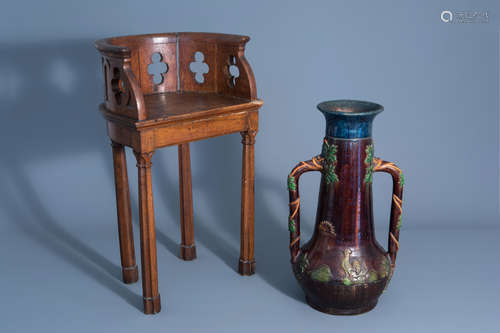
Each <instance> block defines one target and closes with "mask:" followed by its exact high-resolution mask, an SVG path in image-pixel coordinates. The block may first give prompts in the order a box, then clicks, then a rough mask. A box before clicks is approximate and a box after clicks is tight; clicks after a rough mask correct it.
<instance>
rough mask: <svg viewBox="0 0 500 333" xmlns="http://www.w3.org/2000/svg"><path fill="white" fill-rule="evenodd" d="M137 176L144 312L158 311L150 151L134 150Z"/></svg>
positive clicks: (151, 154) (158, 297) (158, 296)
mask: <svg viewBox="0 0 500 333" xmlns="http://www.w3.org/2000/svg"><path fill="white" fill-rule="evenodd" d="M134 154H135V156H136V158H137V169H138V173H139V174H138V178H139V217H140V230H141V268H142V295H143V299H144V313H146V314H153V313H158V312H159V311H160V294H159V292H158V270H157V262H156V234H155V217H154V206H153V189H152V184H151V158H152V156H153V153H152V152H134Z"/></svg>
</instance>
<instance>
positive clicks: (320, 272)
mask: <svg viewBox="0 0 500 333" xmlns="http://www.w3.org/2000/svg"><path fill="white" fill-rule="evenodd" d="M311 278H312V279H313V280H316V281H319V282H325V283H326V282H328V281H330V280H331V279H332V272H331V271H330V267H328V265H321V266H319V267H318V268H316V269H315V270H314V271H312V272H311Z"/></svg>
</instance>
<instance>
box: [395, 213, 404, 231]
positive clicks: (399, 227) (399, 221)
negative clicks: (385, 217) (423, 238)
mask: <svg viewBox="0 0 500 333" xmlns="http://www.w3.org/2000/svg"><path fill="white" fill-rule="evenodd" d="M401 215H403V214H399V218H398V224H397V226H396V228H397V229H398V230H400V229H401V225H402V221H401V220H402V216H401Z"/></svg>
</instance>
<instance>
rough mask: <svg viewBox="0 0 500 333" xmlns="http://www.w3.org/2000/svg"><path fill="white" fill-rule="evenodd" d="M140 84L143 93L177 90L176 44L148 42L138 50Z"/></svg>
mask: <svg viewBox="0 0 500 333" xmlns="http://www.w3.org/2000/svg"><path fill="white" fill-rule="evenodd" d="M139 58H140V61H139V62H140V79H139V80H140V84H141V89H142V92H143V93H144V94H146V95H147V94H154V93H161V92H166V91H176V90H177V45H176V43H175V42H167V43H160V44H150V45H148V47H143V48H141V49H140V50H139Z"/></svg>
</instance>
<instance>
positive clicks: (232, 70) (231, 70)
mask: <svg viewBox="0 0 500 333" xmlns="http://www.w3.org/2000/svg"><path fill="white" fill-rule="evenodd" d="M227 72H228V76H229V86H231V87H233V88H234V87H235V86H236V80H237V79H238V78H239V77H240V69H239V68H238V66H237V65H236V57H235V56H234V55H231V56H229V65H228V66H227Z"/></svg>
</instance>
